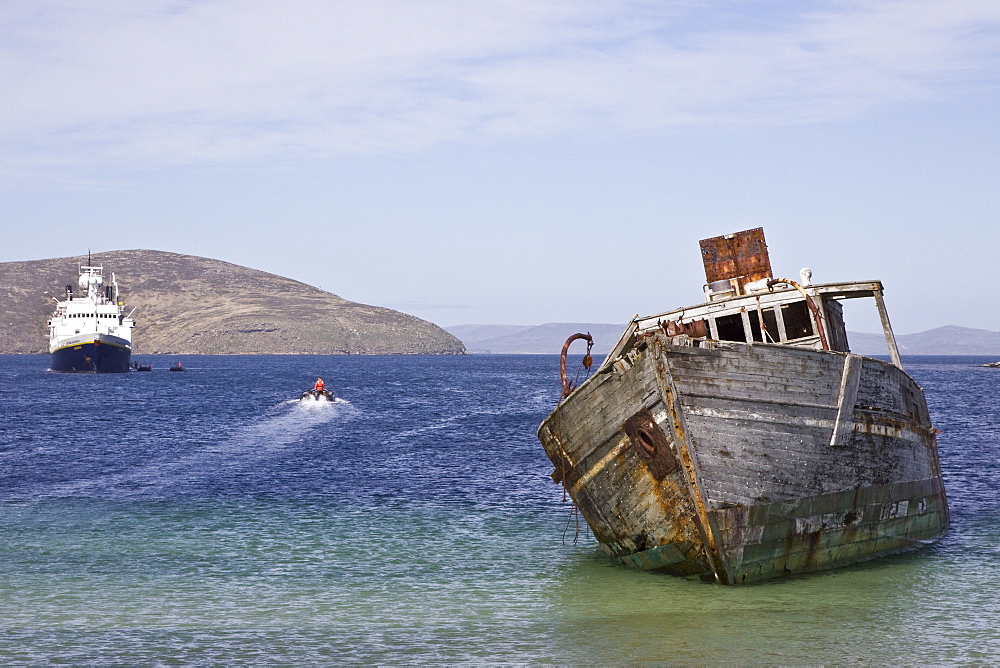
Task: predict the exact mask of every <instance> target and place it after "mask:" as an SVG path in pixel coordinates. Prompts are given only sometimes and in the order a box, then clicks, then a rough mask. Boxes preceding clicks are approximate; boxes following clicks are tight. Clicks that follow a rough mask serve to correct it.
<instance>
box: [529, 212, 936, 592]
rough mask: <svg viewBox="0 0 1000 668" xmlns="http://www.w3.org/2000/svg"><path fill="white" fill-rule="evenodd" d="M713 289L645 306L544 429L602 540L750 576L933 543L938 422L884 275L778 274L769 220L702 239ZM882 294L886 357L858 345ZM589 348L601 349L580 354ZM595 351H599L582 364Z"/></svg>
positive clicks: (680, 569) (665, 568)
mask: <svg viewBox="0 0 1000 668" xmlns="http://www.w3.org/2000/svg"><path fill="white" fill-rule="evenodd" d="M701 248H702V256H703V261H704V265H705V273H706V278H707V284H706V285H705V286H704V292H705V302H704V303H702V304H700V305H697V306H692V307H689V308H684V309H679V310H675V311H669V312H666V313H662V314H659V315H652V316H646V317H638V316H637V317H636V318H635V319H633V321H632V322H631V323H630V324H629V325H628V327H627V328H626V330H625V332H624V333H623V335H622V337H621V339H620V340H619V342H618V343H617V344H616V345H615V347H614V348H613V349H612V351H611V353H610V354H609V355H608V356H607V358H606V359H605V360H604V362H603V363H602V364H601V365H600V367H599V368H598V369H597V370H596V371H595V373H594V374H593V375H592V376H590V377H589V378H588V379H587V380H585V381H584V382H583V383H581V384H580V386H579V387H576V388H573V387H572V385H571V384H570V382H569V381H568V380H567V378H566V374H565V359H566V352H567V349H568V348H569V344H570V343H571V341H572V340H574V339H576V338H585V339H589V338H590V337H589V335H583V334H576V335H574V336H572V337H570V340H568V341H567V342H566V346H564V347H563V357H562V360H561V361H562V368H563V390H564V391H563V397H562V398H561V400H560V403H559V405H558V407H557V408H556V410H555V411H554V412H553V413H552V414H551V415H550V416H549V417H548V418H546V419H545V421H544V422H542V424H541V425H540V427H539V429H538V437H539V440H540V441H541V443H542V445H543V447H544V448H545V452H546V453H547V454H548V456H549V458H550V459H551V461H552V463H553V464H554V465H555V472H554V473H553V474H552V475H553V479H555V480H556V482H560V483H561V484H562V485H563V486H564V487H565V489H566V490H567V492H568V494H569V496H570V498H571V499H572V501H573V503H574V504H575V505H576V507H577V508H578V509H579V511H580V513H581V514H582V515H583V517H584V518H585V519H586V521H587V523H588V524H589V526H590V528H591V529H592V531H593V533H594V536H595V537H596V539H597V541H598V542H599V543H600V545H601V547H602V548H603V549H604V551H605V552H606V553H607V554H609V555H610V556H611V557H612V558H614V559H616V560H618V561H620V562H622V563H624V564H627V565H631V566H635V567H637V568H641V569H644V570H650V571H659V572H665V573H670V574H674V575H679V576H701V577H702V578H703V579H706V580H709V581H715V582H719V583H721V584H742V583H750V582H754V581H760V580H766V579H769V578H775V577H780V576H784V575H787V574H790V573H802V572H808V571H816V570H821V569H829V568H834V567H839V566H844V565H848V564H851V563H855V562H859V561H862V560H866V559H870V558H874V557H878V556H881V555H886V554H890V553H894V552H900V551H904V550H908V549H911V548H914V547H917V546H920V545H922V544H924V543H925V542H926V541H929V540H931V539H933V538H935V537H937V536H939V535H940V534H941V533H942V532H944V531H945V530H946V529H947V527H948V523H949V515H948V505H947V500H946V498H945V489H944V484H943V482H942V478H941V467H940V463H939V461H938V452H937V443H936V439H935V434H936V433H937V432H936V430H935V429H934V427H933V426H932V425H931V421H930V417H929V415H928V411H927V404H926V401H925V399H924V395H923V391H922V390H921V389H920V387H919V386H918V385H917V384H916V382H914V380H913V379H912V378H910V376H908V375H907V374H906V373H905V372H904V371H903V367H902V364H901V362H900V358H899V353H898V350H897V347H896V343H895V339H894V337H893V333H892V328H891V327H890V324H889V317H888V315H887V313H886V309H885V304H884V301H883V288H882V284H881V283H880V282H879V281H861V282H849V283H823V284H815V285H813V284H810V282H809V278H810V277H811V272H809V270H807V269H803V270H802V273H801V281H793V280H790V279H786V278H773V277H772V272H771V266H770V260H769V258H768V254H767V246H766V243H765V241H764V234H763V230H762V229H760V228H757V229H754V230H748V231H745V232H740V233H737V234H731V235H726V236H723V237H716V238H713V239H706V240H704V241H702V242H701ZM856 298H868V299H869V300H873V301H874V304H875V307H876V309H877V311H878V314H879V316H880V320H881V322H882V329H883V332H884V335H885V340H886V346H887V352H888V353H889V355H888V357H889V358H890V359H891V361H883V360H880V359H876V358H871V357H862V356H859V355H855V354H852V353H851V352H850V348H849V345H848V339H847V330H846V328H845V325H844V318H843V307H842V304H841V302H842V301H843V300H846V299H856ZM585 360H589V355H588V356H587V357H586V358H585ZM588 366H589V362H588Z"/></svg>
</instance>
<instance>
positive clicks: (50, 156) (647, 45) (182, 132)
mask: <svg viewBox="0 0 1000 668" xmlns="http://www.w3.org/2000/svg"><path fill="white" fill-rule="evenodd" d="M775 6H776V5H774V4H773V3H728V4H726V3H700V2H674V3H669V2H668V3H648V2H642V1H639V0H631V1H630V0H623V1H621V2H617V3H567V2H560V1H556V0H552V1H550V2H544V1H541V0H531V1H528V0H524V1H520V0H508V1H506V2H505V1H502V0H492V1H490V2H468V1H467V0H454V1H451V2H448V1H442V2H431V3H413V2H407V1H404V0H385V1H382V2H378V1H373V2H364V3H327V2H313V1H306V0H300V1H294V0H292V1H290V2H284V3H272V2H262V1H261V2H235V1H228V0H226V1H214V2H199V3H189V2H181V1H173V2H162V3H159V4H148V3H146V4H142V5H130V4H127V3H126V4H121V3H113V4H108V3H98V2H90V3H88V2H75V3H69V4H67V3H44V2H38V3H10V4H7V5H5V6H4V7H3V8H2V9H0V30H2V32H3V34H4V35H5V37H4V39H3V40H2V41H0V43H2V44H3V46H2V47H0V83H2V85H3V87H4V90H5V91H7V95H6V96H5V97H6V100H5V103H4V105H2V106H0V147H2V148H3V150H4V153H5V155H6V158H5V161H6V162H7V164H8V168H12V167H16V166H18V165H20V166H28V167H30V166H38V167H41V166H44V165H46V164H53V163H56V164H58V163H66V164H74V163H78V162H83V161H90V162H94V161H96V162H101V161H107V162H126V163H130V162H138V163H143V162H153V161H167V162H188V161H221V162H230V161H241V160H247V159H255V158H259V157H263V156H273V155H280V154H293V155H296V154H298V155H333V154H338V153H345V152H379V151H386V150H404V151H406V150H418V149H420V148H423V147H427V146H430V145H433V144H434V143H437V142H441V141H453V140H456V139H462V138H465V137H469V136H474V135H481V134H493V135H515V136H544V135H547V134H552V133H565V132H573V131H586V130H598V131H601V132H602V133H605V134H607V133H643V134H649V133H665V132H674V131H677V129H678V128H687V129H690V128H695V129H706V128H714V129H717V128H719V127H730V126H746V125H760V124H794V123H808V122H814V121H820V120H831V119H843V118H852V117H856V116H858V115H863V114H870V113H875V112H874V110H877V109H879V108H881V107H883V106H884V105H886V104H893V103H899V102H906V101H910V100H919V99H927V98H933V97H935V96H940V95H944V94H945V93H944V92H942V90H941V89H942V87H943V86H954V85H959V84H963V83H965V84H968V85H983V84H986V85H995V84H996V75H997V66H996V61H997V58H996V56H997V53H996V52H997V49H996V46H995V44H996V43H998V40H997V32H998V26H1000V5H998V4H997V3H995V2H992V1H977V0H958V1H956V2H950V3H940V2H938V1H936V0H927V1H923V2H920V1H917V2H907V3H898V2H874V3H859V4H850V3H848V4H845V3H839V2H829V3H809V5H808V7H809V8H810V9H809V10H808V11H806V10H798V9H797V7H798V6H799V5H797V4H796V3H789V4H782V5H780V6H781V7H783V8H784V9H783V10H781V11H780V12H779V11H778V10H776V9H774V7H775ZM741 13H742V14H741ZM761 14H763V16H764V17H765V18H764V19H763V20H762V19H760V18H754V19H751V18H750V17H751V16H755V17H757V16H759V15H761ZM716 25H718V26H719V27H715V26H716Z"/></svg>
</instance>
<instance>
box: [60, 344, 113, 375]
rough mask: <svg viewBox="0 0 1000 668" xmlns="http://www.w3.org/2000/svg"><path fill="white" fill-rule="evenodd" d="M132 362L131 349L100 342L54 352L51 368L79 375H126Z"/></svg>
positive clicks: (68, 347) (70, 346) (72, 346)
mask: <svg viewBox="0 0 1000 668" xmlns="http://www.w3.org/2000/svg"><path fill="white" fill-rule="evenodd" d="M131 360H132V349H131V348H126V347H124V346H120V345H115V344H113V343H108V342H106V341H99V340H98V341H91V342H89V343H79V344H76V345H69V346H65V347H63V348H59V349H58V350H54V351H53V352H52V361H51V363H50V364H51V367H50V368H51V369H52V371H63V372H77V373H125V372H127V371H128V370H129V362H130V361H131Z"/></svg>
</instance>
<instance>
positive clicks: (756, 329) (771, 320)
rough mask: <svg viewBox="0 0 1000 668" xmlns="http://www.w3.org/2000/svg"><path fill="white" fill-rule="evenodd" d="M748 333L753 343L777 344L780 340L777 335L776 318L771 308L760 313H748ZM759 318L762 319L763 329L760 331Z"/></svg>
mask: <svg viewBox="0 0 1000 668" xmlns="http://www.w3.org/2000/svg"><path fill="white" fill-rule="evenodd" d="M748 315H749V316H750V333H751V335H752V336H753V340H754V341H760V342H762V343H777V342H778V341H779V340H781V335H780V334H779V333H778V317H777V316H776V315H775V314H774V309H773V308H765V309H761V310H760V311H750V312H749V313H748ZM761 316H763V318H764V328H763V330H762V329H761V326H760V324H761Z"/></svg>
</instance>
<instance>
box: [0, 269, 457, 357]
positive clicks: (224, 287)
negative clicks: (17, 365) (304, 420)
mask: <svg viewBox="0 0 1000 668" xmlns="http://www.w3.org/2000/svg"><path fill="white" fill-rule="evenodd" d="M92 260H93V263H94V264H95V265H100V266H103V267H104V274H105V277H106V278H105V280H106V281H110V278H111V273H112V272H114V274H115V277H116V278H117V279H118V285H119V288H120V290H121V296H122V299H123V300H124V301H125V303H126V305H127V307H128V309H129V310H131V308H133V307H134V308H135V313H134V314H133V317H134V318H135V319H136V321H137V325H136V328H135V330H134V332H133V339H134V340H133V351H134V352H135V353H137V354H147V355H148V354H167V353H176V354H185V355H197V354H206V355H228V354H312V355H340V354H344V355H346V354H350V355H388V354H423V355H427V354H462V353H464V352H465V348H464V347H463V345H462V343H461V341H459V340H458V339H456V338H455V337H454V336H452V335H451V334H448V333H447V332H445V331H444V330H443V329H441V328H440V327H438V326H437V325H434V324H432V323H429V322H427V321H425V320H421V319H419V318H416V317H414V316H411V315H406V314H404V313H399V312H398V311H393V310H390V309H386V308H380V307H377V306H367V305H364V304H358V303H355V302H350V301H347V300H346V299H342V298H340V297H338V296H337V295H334V294H330V293H329V292H324V291H323V290H320V289H318V288H314V287H312V286H309V285H306V284H304V283H300V282H298V281H293V280H291V279H288V278H283V277H281V276H276V275H274V274H269V273H266V272H263V271H257V270H255V269H249V268H247V267H241V266H238V265H235V264H230V263H228V262H222V261H220V260H212V259H209V258H203V257H195V256H191V255H180V254H177V253H166V252H162V251H153V250H121V251H109V252H103V253H94V254H93V256H92ZM86 261H87V256H86V255H84V256H80V257H64V258H55V259H50V260H34V261H28V262H5V263H0V353H4V354H11V353H42V352H48V330H47V325H46V322H47V319H48V316H49V314H50V313H51V312H52V309H53V306H54V305H55V302H53V301H52V300H51V299H50V298H48V297H46V296H44V294H43V293H45V292H46V291H47V292H50V293H51V294H53V295H55V296H56V297H59V298H60V299H61V298H63V295H64V286H65V285H67V284H73V286H74V289H75V286H76V280H77V276H78V273H79V272H78V267H79V265H81V264H86Z"/></svg>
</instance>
